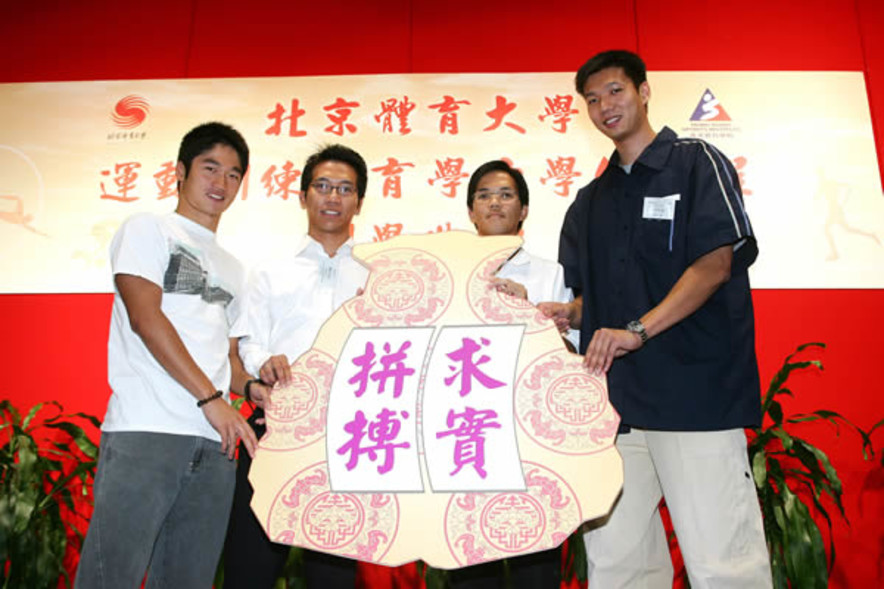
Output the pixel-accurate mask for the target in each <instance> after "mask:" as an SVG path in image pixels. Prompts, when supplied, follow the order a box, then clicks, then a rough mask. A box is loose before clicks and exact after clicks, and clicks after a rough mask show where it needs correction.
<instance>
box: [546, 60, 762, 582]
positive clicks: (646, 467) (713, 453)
mask: <svg viewBox="0 0 884 589" xmlns="http://www.w3.org/2000/svg"><path fill="white" fill-rule="evenodd" d="M575 81H576V86H577V92H578V93H580V94H581V95H582V96H583V97H584V98H585V100H586V105H587V110H588V112H589V117H590V119H591V120H592V122H593V124H594V125H595V126H596V128H598V129H599V131H601V132H602V133H603V134H605V135H606V136H607V137H609V138H610V139H611V140H612V141H613V142H614V147H615V152H614V154H613V155H612V156H611V158H610V164H609V165H608V168H607V169H606V170H605V171H604V173H603V174H602V175H601V176H600V177H599V178H597V179H596V180H594V181H593V182H591V183H590V184H589V185H588V186H586V187H584V188H583V189H581V190H580V192H579V193H578V194H577V197H576V199H575V201H574V203H573V204H572V205H571V208H570V209H569V210H568V213H567V215H566V216H565V220H564V223H563V226H562V232H561V241H560V244H559V261H560V262H561V264H562V265H563V266H564V269H565V282H566V283H567V285H568V286H569V287H571V288H572V289H574V291H575V294H576V293H579V295H580V296H578V298H577V299H575V301H574V303H572V304H562V303H558V304H554V303H544V304H542V305H541V307H542V308H543V309H544V310H545V311H546V312H547V313H548V314H549V315H551V316H552V317H554V318H555V319H556V321H557V323H559V325H560V327H564V325H565V324H570V325H571V326H572V327H574V328H575V329H576V328H579V329H580V330H581V332H580V342H581V348H582V351H583V353H584V354H585V365H586V366H587V367H588V368H589V369H590V370H591V371H593V372H595V373H597V374H601V373H607V377H608V387H609V391H610V397H611V402H612V403H613V404H614V406H615V407H616V409H617V410H618V411H619V413H620V415H621V417H622V423H623V426H625V427H623V428H622V431H621V433H620V434H619V436H618V439H617V447H618V449H619V450H620V453H621V455H622V456H623V462H624V483H623V493H622V495H621V497H620V499H619V501H618V502H617V504H616V505H615V506H614V508H613V510H612V512H611V513H610V514H609V515H608V517H607V518H606V519H605V520H603V521H602V522H598V523H599V524H600V525H599V526H598V527H596V528H595V529H593V530H592V531H591V532H589V533H587V535H586V537H585V539H586V550H587V556H588V561H589V584H590V587H604V588H605V589H610V588H616V587H631V588H633V587H654V588H656V587H667V588H668V587H672V565H671V561H670V558H669V554H668V547H667V542H666V537H665V534H664V531H663V526H662V523H661V522H660V517H659V513H658V508H659V502H660V498H661V496H663V497H665V499H666V502H667V505H668V506H669V510H670V513H671V515H672V520H673V525H674V527H675V531H676V535H677V536H678V540H679V544H680V546H681V549H682V552H683V554H684V557H685V563H686V566H687V571H688V575H689V577H690V582H691V586H692V587H694V588H695V589H701V588H706V587H746V588H750V587H751V588H752V589H757V588H761V587H770V586H771V577H770V565H769V557H768V553H767V548H766V545H765V540H764V533H763V529H762V522H761V513H760V510H759V506H758V500H757V496H756V493H755V487H754V485H753V482H752V477H751V475H750V473H751V470H750V467H749V464H748V457H747V453H746V437H745V433H744V431H743V428H745V427H751V426H755V425H758V423H759V421H760V419H761V411H760V384H759V378H758V367H757V363H756V359H755V335H754V319H753V311H752V298H751V293H750V289H749V279H748V275H747V270H748V268H749V265H750V264H752V262H753V261H754V260H755V257H756V256H757V253H758V248H757V245H756V242H755V237H754V235H753V234H752V228H751V227H750V225H749V219H748V217H747V216H746V212H745V210H744V208H743V202H742V195H741V193H740V187H739V184H738V180H737V174H736V173H735V171H734V168H733V166H732V165H731V163H730V162H729V161H728V160H727V158H726V157H725V156H724V155H722V154H721V152H719V151H718V150H717V149H716V148H715V147H713V146H712V145H709V144H708V143H705V142H703V141H700V140H697V139H681V138H678V137H677V136H676V135H675V133H674V132H673V131H672V130H670V129H669V128H666V127H664V128H663V129H662V130H660V132H659V133H657V132H655V131H654V129H653V128H652V127H651V124H650V122H649V121H648V100H649V98H650V95H651V90H650V86H649V85H648V82H647V77H646V71H645V65H644V63H643V62H642V60H641V58H639V57H638V56H637V55H635V54H633V53H629V52H626V51H608V52H604V53H601V54H598V55H596V56H595V57H593V58H591V59H590V60H589V61H587V62H586V63H585V64H584V65H583V67H581V68H580V70H579V71H578V72H577V76H576V80H575Z"/></svg>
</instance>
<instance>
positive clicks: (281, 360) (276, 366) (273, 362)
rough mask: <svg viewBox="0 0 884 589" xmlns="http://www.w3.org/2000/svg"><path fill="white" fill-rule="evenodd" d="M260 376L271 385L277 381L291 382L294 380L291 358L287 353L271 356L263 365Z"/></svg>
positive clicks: (281, 382)
mask: <svg viewBox="0 0 884 589" xmlns="http://www.w3.org/2000/svg"><path fill="white" fill-rule="evenodd" d="M258 376H260V377H261V380H263V381H264V382H266V383H267V384H269V385H274V384H276V383H277V382H278V383H280V384H281V385H287V384H289V383H290V382H291V381H292V367H291V366H290V365H289V359H288V358H286V355H285V354H277V355H276V356H271V357H270V358H268V359H267V361H266V362H264V364H263V365H262V366H261V370H260V371H259V372H258Z"/></svg>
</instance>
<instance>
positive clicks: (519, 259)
mask: <svg viewBox="0 0 884 589" xmlns="http://www.w3.org/2000/svg"><path fill="white" fill-rule="evenodd" d="M530 263H531V256H529V255H528V252H526V251H525V248H522V247H520V248H519V249H518V250H517V251H516V253H515V255H514V256H513V257H512V258H511V259H510V260H508V261H507V265H512V266H526V265H528V264H530Z"/></svg>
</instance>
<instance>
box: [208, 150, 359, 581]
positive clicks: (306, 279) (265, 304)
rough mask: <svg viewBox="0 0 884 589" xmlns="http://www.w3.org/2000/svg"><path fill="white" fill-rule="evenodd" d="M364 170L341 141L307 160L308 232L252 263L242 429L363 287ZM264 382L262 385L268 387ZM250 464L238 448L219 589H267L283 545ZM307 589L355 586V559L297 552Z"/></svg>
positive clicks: (243, 347) (259, 426) (259, 424)
mask: <svg viewBox="0 0 884 589" xmlns="http://www.w3.org/2000/svg"><path fill="white" fill-rule="evenodd" d="M367 183H368V172H367V169H366V165H365V160H364V159H363V158H362V156H360V155H359V154H358V153H356V152H355V151H353V150H352V149H350V148H348V147H344V146H342V145H329V146H325V147H323V148H321V149H320V150H319V151H317V152H316V153H314V154H313V155H311V156H310V157H309V158H308V159H307V162H306V163H305V164H304V169H303V172H302V175H301V195H300V200H301V208H302V209H304V210H305V211H307V235H305V236H304V239H303V241H302V242H301V244H300V245H299V247H298V248H297V249H296V250H295V251H294V252H285V253H284V254H282V255H280V256H275V257H273V258H270V259H268V260H266V261H264V262H262V263H260V264H258V265H257V266H256V267H255V269H254V270H253V272H252V275H251V277H250V280H249V284H248V286H247V292H246V305H247V309H248V322H247V328H246V332H247V334H248V335H246V336H245V337H242V338H240V340H239V355H240V357H241V358H242V361H243V365H244V366H245V369H246V370H247V371H248V372H249V374H252V375H257V376H258V377H259V378H256V379H253V380H250V381H249V384H248V385H247V386H246V389H245V392H246V398H247V399H249V401H250V402H251V403H253V404H254V405H255V407H256V408H255V411H254V413H253V414H252V416H251V417H250V419H249V423H250V424H251V425H252V427H253V428H254V429H255V433H256V434H257V435H258V436H259V437H260V436H262V435H264V432H265V426H264V420H263V418H264V404H265V402H266V401H267V400H268V396H269V390H270V389H269V387H271V386H273V385H274V384H275V383H277V382H279V383H281V384H288V383H289V382H290V381H291V378H292V374H291V367H290V365H291V362H292V361H294V360H295V359H297V358H298V356H300V355H301V354H303V353H304V352H305V351H307V349H309V348H310V346H311V345H312V344H313V341H314V339H315V338H316V335H317V333H319V330H320V328H321V327H322V325H323V323H324V322H325V320H326V319H328V318H329V317H330V316H331V315H332V313H334V312H335V310H336V309H337V308H338V307H340V306H341V304H343V303H344V302H345V301H346V300H348V299H349V298H351V297H353V296H355V295H356V294H357V292H358V290H359V289H361V288H362V287H363V286H364V285H365V281H366V279H367V277H368V270H367V269H366V268H365V267H364V266H363V265H362V264H360V263H359V262H357V261H356V260H354V259H353V257H352V255H351V252H352V240H351V238H350V223H351V221H352V220H353V217H354V216H355V215H358V214H359V210H360V208H361V207H362V199H363V198H364V197H365V188H366V185H367ZM265 385H267V386H265ZM250 467H251V459H250V458H249V457H248V455H247V454H246V453H245V452H242V451H241V452H240V462H239V465H238V468H237V473H236V493H235V495H234V501H233V510H232V512H231V516H230V524H229V527H228V530H227V541H226V544H225V548H224V587H225V589H237V588H248V589H260V588H262V587H267V588H270V587H273V586H274V584H275V582H276V579H277V577H279V575H280V573H281V572H282V568H283V566H284V565H285V561H286V558H287V556H288V553H289V546H286V545H283V544H276V543H274V542H271V541H270V540H269V539H268V538H267V535H266V534H265V532H264V530H263V529H262V528H261V525H260V524H259V523H258V520H257V518H256V517H255V515H254V513H253V512H252V510H251V507H250V505H249V504H250V502H251V500H252V488H251V485H250V483H249V481H248V475H249V468H250ZM304 572H305V576H306V580H307V586H308V587H353V586H354V585H355V582H356V566H355V561H351V560H349V559H345V558H339V557H335V556H331V555H327V554H323V553H318V552H313V551H309V550H305V551H304Z"/></svg>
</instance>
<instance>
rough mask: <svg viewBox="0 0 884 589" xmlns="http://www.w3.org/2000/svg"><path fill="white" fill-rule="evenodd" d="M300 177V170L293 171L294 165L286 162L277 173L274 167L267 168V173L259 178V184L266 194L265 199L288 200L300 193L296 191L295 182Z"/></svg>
mask: <svg viewBox="0 0 884 589" xmlns="http://www.w3.org/2000/svg"><path fill="white" fill-rule="evenodd" d="M300 177H301V170H296V169H295V164H293V163H292V162H290V161H286V162H285V163H284V164H283V165H282V168H281V169H280V170H279V171H278V172H277V167H276V165H272V166H270V167H269V168H267V171H266V172H264V174H263V175H262V176H261V184H263V185H264V190H265V191H266V192H267V198H270V197H272V196H279V197H280V198H282V200H288V199H289V197H290V196H297V195H299V194H300V193H301V191H300V190H297V189H296V188H295V186H297V185H296V184H295V182H296V181H297V180H298V178H300Z"/></svg>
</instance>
